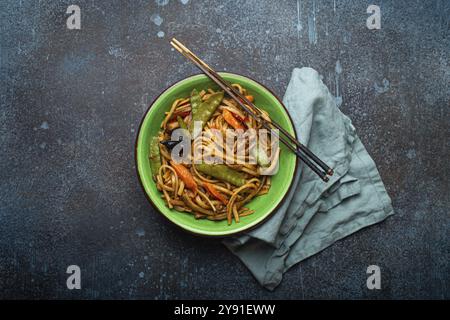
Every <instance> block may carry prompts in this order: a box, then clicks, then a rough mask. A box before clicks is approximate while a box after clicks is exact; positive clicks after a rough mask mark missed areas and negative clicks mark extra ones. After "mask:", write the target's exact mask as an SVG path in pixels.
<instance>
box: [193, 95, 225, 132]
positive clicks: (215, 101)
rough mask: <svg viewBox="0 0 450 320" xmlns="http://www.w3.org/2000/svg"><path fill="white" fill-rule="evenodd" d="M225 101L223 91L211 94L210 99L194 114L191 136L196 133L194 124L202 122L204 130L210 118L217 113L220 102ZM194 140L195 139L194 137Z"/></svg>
mask: <svg viewBox="0 0 450 320" xmlns="http://www.w3.org/2000/svg"><path fill="white" fill-rule="evenodd" d="M222 99H223V91H221V92H216V93H213V94H211V95H210V96H209V97H208V99H206V100H205V101H203V102H202V103H201V104H200V105H199V106H198V108H197V109H196V111H195V112H192V120H191V125H190V126H189V132H190V133H191V135H193V133H194V124H195V122H196V121H200V122H201V123H202V128H203V126H204V125H205V123H206V122H208V120H209V118H211V116H212V115H213V113H214V111H216V109H217V107H218V106H219V104H220V102H222ZM191 106H192V104H191ZM193 138H195V137H194V136H193Z"/></svg>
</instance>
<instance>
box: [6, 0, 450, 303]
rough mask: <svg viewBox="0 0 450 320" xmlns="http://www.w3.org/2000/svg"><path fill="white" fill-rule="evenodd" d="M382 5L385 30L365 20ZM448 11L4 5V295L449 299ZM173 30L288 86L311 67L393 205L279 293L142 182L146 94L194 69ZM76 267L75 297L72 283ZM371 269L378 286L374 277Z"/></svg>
mask: <svg viewBox="0 0 450 320" xmlns="http://www.w3.org/2000/svg"><path fill="white" fill-rule="evenodd" d="M371 3H373V4H377V5H380V7H381V14H382V26H381V30H377V31H375V30H368V29H367V27H366V19H367V17H368V16H369V15H368V14H367V13H366V9H367V7H368V5H369V4H371ZM70 4H78V5H79V6H80V7H81V15H82V22H81V30H79V31H78V30H68V29H67V28H66V19H67V17H68V15H67V14H66V13H65V12H66V9H67V7H68V5H70ZM157 15H158V16H157ZM158 17H159V18H158ZM449 17H450V2H449V1H448V0H439V1H437V0H436V1H419V0H402V1H400V0H391V1H387V0H374V1H354V0H335V1H333V0H299V1H296V0H290V1H270V0H267V1H262V0H252V1H200V0H190V1H187V0H183V1H181V0H170V1H168V0H158V1H153V0H148V1H130V2H129V3H128V2H125V1H97V0H95V1H94V0H90V1H87V0H70V1H65V0H64V1H36V0H34V1H25V0H21V1H18V0H3V1H1V2H0V28H1V34H0V37H1V38H0V81H1V85H0V94H1V99H0V103H1V109H0V124H1V125H0V130H1V131H0V146H1V152H2V155H1V162H0V177H1V178H0V297H1V298H150V299H154V298H155V299H167V298H276V299H278V298H449V297H450V294H449V293H450V292H449V272H450V270H449V260H450V253H449V226H450V223H449V210H450V200H449V180H448V175H449V174H450V170H449V169H450V164H449V158H450V153H449V150H450V148H449V133H450V130H449V129H450V125H449V116H450V115H449V97H450V92H449V87H450V85H449V83H450V66H449V57H450V49H449V48H450V39H449ZM158 24H160V25H158ZM160 31H162V32H164V33H161V32H160ZM158 32H159V33H158ZM173 36H176V37H177V38H178V39H180V40H181V41H183V42H185V43H186V44H187V45H188V46H189V47H191V48H192V49H193V50H194V51H195V52H197V53H198V54H199V55H200V56H201V57H203V58H204V59H205V60H206V61H207V62H208V63H211V64H212V65H213V66H214V67H215V68H216V69H218V70H227V71H231V72H233V71H234V72H237V73H241V74H245V75H248V76H250V77H252V78H254V79H256V80H258V81H260V82H262V83H264V84H266V85H267V86H268V87H270V88H272V89H273V90H274V91H275V92H276V93H277V94H278V95H279V96H282V95H283V93H284V90H285V87H286V85H287V83H288V80H289V78H290V72H291V70H292V68H294V67H301V66H310V67H313V68H315V69H317V70H318V71H319V72H320V73H321V74H322V75H323V78H324V82H325V83H326V84H327V85H328V86H329V88H330V90H331V91H332V92H333V93H334V94H335V95H336V96H338V100H340V99H342V105H341V109H342V110H343V111H344V112H345V113H346V114H347V115H349V117H350V118H351V119H352V120H353V122H354V124H355V126H356V128H357V131H358V134H359V136H360V137H361V139H362V141H363V142H364V143H365V145H366V147H367V149H368V151H369V152H370V153H371V155H372V156H373V158H374V159H375V161H376V162H377V164H378V168H379V170H380V173H381V175H382V177H383V180H384V182H385V184H386V187H387V189H388V192H389V194H390V195H391V197H392V199H393V205H394V208H395V210H396V212H397V214H396V215H395V216H393V217H391V218H389V219H388V220H387V221H385V222H383V223H381V224H379V225H376V226H373V227H370V228H368V229H365V230H362V231H360V232H358V233H356V234H354V235H352V236H351V237H348V238H346V239H344V240H342V241H339V242H338V243H336V244H335V245H333V246H332V247H330V248H328V249H326V250H325V251H323V252H321V253H320V254H318V255H316V256H314V257H312V258H310V259H308V260H307V261H305V262H303V263H301V264H300V265H297V266H295V267H294V268H293V269H291V270H290V271H289V272H288V273H287V274H286V276H285V279H284V281H283V283H282V284H281V285H280V287H279V288H278V289H277V290H276V291H275V292H269V291H267V290H265V289H262V288H261V287H260V286H259V285H258V284H257V283H256V281H255V280H254V279H253V278H252V276H251V275H250V273H249V272H248V271H247V270H246V268H245V267H244V266H243V265H242V264H241V263H240V262H239V260H238V259H237V258H235V257H234V256H232V255H231V254H230V253H229V252H228V251H227V250H226V249H225V248H224V247H223V246H222V245H221V244H220V243H219V242H218V241H215V240H208V239H203V238H197V237H194V236H191V235H189V234H186V233H184V232H182V231H180V230H178V229H176V228H174V227H173V226H171V225H169V224H168V223H167V222H166V221H165V220H164V219H163V218H162V217H161V216H160V215H159V214H157V213H156V212H155V211H154V210H153V209H152V207H151V205H150V204H149V203H148V202H147V200H146V198H145V196H144V194H143V192H142V190H141V188H140V186H139V183H138V180H137V178H136V174H135V167H134V141H135V136H136V133H137V127H138V125H139V122H140V119H141V117H142V115H143V113H144V112H145V110H146V109H147V107H148V105H149V103H150V102H151V101H152V100H153V99H154V98H155V97H156V96H157V95H158V94H159V93H160V92H161V91H162V90H164V88H166V87H167V86H168V85H169V84H171V83H173V82H175V81H176V80H179V79H182V78H184V77H186V76H188V75H190V74H193V73H197V70H196V69H195V67H194V66H192V65H191V64H189V63H188V62H187V61H186V60H185V59H184V58H183V57H181V56H180V55H179V54H178V53H176V52H174V51H172V50H171V48H170V46H169V43H168V40H169V39H170V38H171V37H173ZM70 264H77V265H79V266H80V267H81V272H82V289H81V290H73V291H69V290H68V289H67V288H66V277H67V274H66V273H65V271H66V268H67V266H68V265H70ZM371 264H377V265H379V266H380V267H381V270H382V290H379V291H370V290H368V289H367V288H366V278H367V275H366V268H367V266H368V265H371Z"/></svg>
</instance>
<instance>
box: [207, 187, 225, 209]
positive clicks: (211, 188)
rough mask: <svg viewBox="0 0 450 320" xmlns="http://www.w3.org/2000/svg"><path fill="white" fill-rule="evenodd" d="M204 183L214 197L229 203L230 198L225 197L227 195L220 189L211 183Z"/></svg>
mask: <svg viewBox="0 0 450 320" xmlns="http://www.w3.org/2000/svg"><path fill="white" fill-rule="evenodd" d="M203 185H204V186H205V188H206V189H207V190H208V192H209V193H211V195H212V196H213V197H214V198H216V199H217V200H219V201H220V202H222V203H223V204H224V205H226V204H227V203H228V200H227V199H225V197H224V196H223V195H222V194H221V193H220V192H219V191H217V190H216V188H215V187H214V186H213V185H212V184H211V183H208V182H205V183H203Z"/></svg>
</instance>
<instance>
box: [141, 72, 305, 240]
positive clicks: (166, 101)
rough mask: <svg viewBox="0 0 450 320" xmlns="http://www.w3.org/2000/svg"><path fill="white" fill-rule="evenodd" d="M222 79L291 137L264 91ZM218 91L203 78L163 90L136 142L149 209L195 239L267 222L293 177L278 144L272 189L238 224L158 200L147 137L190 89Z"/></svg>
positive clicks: (290, 160) (279, 107)
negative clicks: (196, 215) (248, 95)
mask: <svg viewBox="0 0 450 320" xmlns="http://www.w3.org/2000/svg"><path fill="white" fill-rule="evenodd" d="M221 75H222V77H223V78H225V79H226V80H228V81H230V82H232V83H239V84H241V85H242V86H244V87H245V88H246V89H247V90H249V92H250V93H251V94H252V95H253V96H254V97H255V102H254V103H255V104H256V105H257V106H258V107H259V108H261V109H264V110H266V111H267V112H268V113H269V115H270V117H271V118H272V119H273V120H274V121H276V122H277V123H278V124H280V125H281V126H282V127H283V128H284V129H286V130H287V131H288V132H289V133H291V134H292V135H294V136H295V131H294V127H293V125H292V121H291V119H290V117H289V114H288V113H287V111H286V109H285V107H284V106H283V104H282V103H281V101H280V100H279V99H278V98H277V97H276V96H275V95H274V94H272V93H271V92H270V91H269V90H268V89H267V88H265V87H264V86H263V85H261V84H259V83H258V82H256V81H254V80H251V79H249V78H247V77H244V76H241V75H236V74H232V73H221ZM194 88H196V89H198V90H201V89H207V88H218V86H217V85H216V84H214V83H213V82H212V81H211V80H210V79H209V78H207V77H206V76H204V75H195V76H191V77H188V78H186V79H184V80H181V81H179V82H177V83H175V84H174V85H172V86H171V87H169V88H168V89H166V90H165V91H164V92H163V93H162V94H161V95H160V96H159V97H158V98H157V99H156V100H155V101H154V102H153V104H152V105H151V106H150V108H149V109H148V110H147V112H146V114H145V116H144V118H143V120H142V122H141V125H140V128H139V132H138V136H137V140H136V168H137V173H138V177H139V180H140V182H141V184H142V187H143V189H144V191H145V193H146V194H147V196H148V199H149V200H150V202H151V203H152V204H153V206H154V207H155V208H156V209H157V210H158V211H159V212H161V213H162V214H163V215H164V216H165V217H166V218H167V219H169V220H170V221H171V222H173V223H174V224H176V225H178V226H179V227H181V228H183V229H185V230H187V231H189V232H192V233H195V234H199V235H206V236H229V235H233V234H236V233H239V232H242V231H244V230H248V229H250V228H252V227H255V226H256V225H258V224H259V223H261V222H262V221H263V220H265V219H267V218H268V217H269V216H270V215H271V214H272V213H273V212H274V211H275V210H276V209H277V208H278V206H280V204H281V203H282V201H283V200H284V198H285V197H286V195H287V193H288V190H289V189H290V187H291V185H292V180H293V178H294V173H295V171H296V170H297V159H296V157H295V155H294V154H293V153H292V152H290V151H289V150H288V149H287V148H286V147H285V146H284V145H283V144H282V143H281V142H280V148H281V153H280V165H279V170H278V172H277V174H276V175H274V176H273V177H272V186H271V188H270V190H269V192H268V193H267V194H265V195H262V196H259V197H256V198H254V199H253V200H252V201H251V202H249V203H248V205H246V207H249V208H250V209H252V210H255V212H254V213H253V214H251V215H249V216H246V217H242V219H241V221H240V222H239V223H235V222H234V221H233V223H232V224H231V225H228V224H227V221H210V220H206V219H201V220H196V219H195V218H194V216H193V215H190V214H188V213H182V212H178V211H176V210H173V209H169V208H168V207H167V206H166V205H165V203H164V201H163V200H162V199H161V193H160V192H159V191H158V190H157V189H156V184H155V182H154V181H153V179H152V174H151V170H150V164H149V160H148V154H149V146H150V139H151V137H153V136H155V135H156V134H157V133H158V131H159V128H160V124H161V122H162V121H163V119H164V112H165V111H168V110H169V109H170V106H171V105H172V103H173V101H174V100H175V99H177V98H182V97H187V96H189V94H190V92H191V91H192V89H194Z"/></svg>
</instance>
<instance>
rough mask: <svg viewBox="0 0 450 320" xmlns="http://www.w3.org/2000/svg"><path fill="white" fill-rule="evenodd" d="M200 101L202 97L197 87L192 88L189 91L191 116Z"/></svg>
mask: <svg viewBox="0 0 450 320" xmlns="http://www.w3.org/2000/svg"><path fill="white" fill-rule="evenodd" d="M201 103H202V97H200V94H199V93H198V91H197V89H194V90H192V92H191V108H192V116H193V115H194V114H195V113H196V112H197V109H198V106H199V105H200V104H201Z"/></svg>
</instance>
